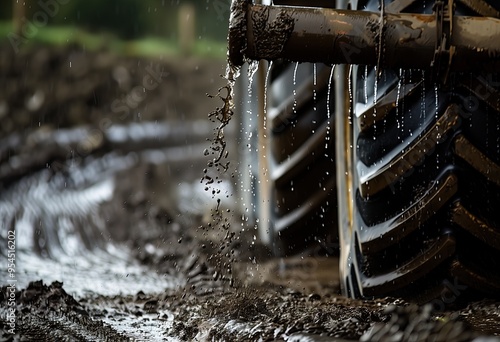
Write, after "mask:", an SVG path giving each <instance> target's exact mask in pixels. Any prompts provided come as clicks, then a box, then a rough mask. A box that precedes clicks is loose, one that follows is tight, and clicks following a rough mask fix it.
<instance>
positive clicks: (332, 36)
mask: <svg viewBox="0 0 500 342" xmlns="http://www.w3.org/2000/svg"><path fill="white" fill-rule="evenodd" d="M452 20H453V23H452V27H453V32H451V33H450V35H449V42H447V43H448V44H449V45H450V46H451V47H452V50H451V51H452V55H451V58H450V70H454V71H471V70H485V71H489V72H497V71H500V20H499V19H496V18H490V17H465V16H453V18H452ZM380 27H381V25H380V13H375V12H366V11H348V10H334V9H328V8H307V7H306V8H301V7H285V6H264V5H252V4H251V3H250V2H249V1H248V0H240V1H238V0H234V1H233V4H232V8H231V20H230V25H229V52H228V54H229V60H230V61H231V62H232V63H233V64H234V65H242V64H243V63H244V61H245V60H246V59H251V60H260V59H267V60H273V59H278V58H284V59H287V60H291V61H296V62H323V63H326V64H360V65H376V63H377V57H378V54H379V52H380V53H381V60H380V65H381V66H382V67H391V68H415V69H426V68H429V67H430V66H431V63H432V62H433V60H435V58H436V56H435V51H436V45H437V43H440V42H437V36H438V35H437V32H436V16H435V15H421V14H408V13H401V14H391V13H386V14H385V15H384V25H383V30H382V32H381V30H380ZM380 34H382V39H380ZM380 41H381V42H382V44H379V42H380ZM379 45H381V46H379ZM380 49H381V50H382V51H379V50H380Z"/></svg>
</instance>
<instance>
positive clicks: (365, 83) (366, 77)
mask: <svg viewBox="0 0 500 342" xmlns="http://www.w3.org/2000/svg"><path fill="white" fill-rule="evenodd" d="M363 83H364V92H365V105H367V104H368V65H366V66H365V78H364V82H363Z"/></svg>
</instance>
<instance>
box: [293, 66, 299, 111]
mask: <svg viewBox="0 0 500 342" xmlns="http://www.w3.org/2000/svg"><path fill="white" fill-rule="evenodd" d="M298 68H299V62H297V63H295V68H294V69H293V106H292V110H293V114H297V69H298Z"/></svg>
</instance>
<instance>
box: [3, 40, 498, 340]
mask: <svg viewBox="0 0 500 342" xmlns="http://www.w3.org/2000/svg"><path fill="white" fill-rule="evenodd" d="M0 57H1V58H0V73H1V77H2V78H3V80H4V81H3V82H2V83H1V84H2V91H1V92H0V94H2V95H0V118H1V119H2V126H1V134H2V137H1V143H0V226H1V229H2V230H1V236H0V242H1V243H2V248H1V249H0V251H1V252H0V254H1V255H2V264H3V265H6V264H7V262H8V258H7V256H8V255H7V254H8V253H7V251H8V248H6V247H7V246H8V241H9V239H10V238H9V236H10V235H9V234H8V232H9V231H12V232H15V249H14V251H15V260H14V261H15V267H14V268H13V267H10V270H9V268H8V267H6V266H3V267H2V268H1V269H0V279H2V282H1V285H2V291H1V293H0V339H1V340H6V341H16V340H23V341H121V340H123V341H130V340H134V341H164V340H167V341H190V340H199V341H206V340H208V341H212V340H217V341H219V340H225V341H244V340H248V341H255V340H278V341H279V340H286V341H332V340H335V341H342V340H359V339H362V340H367V341H368V340H370V341H372V340H384V339H386V338H391V339H392V340H397V341H399V340H410V339H411V340H414V341H424V340H429V339H431V338H433V339H435V340H453V341H468V340H472V339H474V338H476V337H477V336H498V334H500V303H499V302H498V301H488V300H481V301H478V302H475V303H473V304H471V305H469V306H465V305H462V303H460V295H459V293H457V294H456V297H457V298H456V300H455V301H454V303H455V307H454V308H453V310H452V311H446V312H441V311H435V310H433V309H432V306H431V305H420V306H417V305H413V304H408V303H405V302H404V301H402V300H400V299H395V298H385V299H380V300H370V301H354V300H348V299H345V298H343V297H341V296H340V295H339V281H338V278H337V277H338V275H337V266H336V265H337V263H336V257H335V256H329V257H327V256H324V255H323V253H322V251H321V250H317V251H316V250H311V251H308V252H306V253H304V254H303V255H300V256H297V257H294V258H291V259H286V260H285V259H275V258H273V257H272V256H271V254H270V252H269V251H268V250H267V249H266V248H265V247H264V246H262V245H261V244H259V242H258V241H257V240H256V238H255V236H256V235H257V234H256V232H255V230H254V228H253V227H252V226H248V224H247V223H246V222H245V221H244V220H242V219H241V217H240V215H238V211H237V208H236V206H235V204H234V203H235V202H236V200H235V197H236V196H237V190H236V188H237V186H238V185H237V184H233V181H232V178H231V172H229V173H228V174H226V175H225V176H221V177H222V182H221V183H220V184H219V185H217V187H218V188H217V189H220V190H221V192H220V194H219V195H220V197H221V198H222V199H223V200H222V204H221V207H220V209H221V210H219V211H218V212H215V211H214V208H215V207H216V205H217V202H216V199H215V198H214V197H213V196H212V193H211V192H210V191H208V192H207V191H205V189H204V185H203V184H202V183H201V182H200V179H201V177H202V175H203V169H204V168H205V166H206V163H207V158H209V157H206V156H204V154H203V151H204V149H205V148H207V146H208V144H209V142H207V141H206V138H210V137H211V135H212V133H213V130H214V126H213V125H212V124H211V123H210V122H208V120H206V117H207V114H208V113H209V112H210V111H211V110H212V109H213V108H214V107H215V106H218V105H220V104H219V103H217V99H209V98H208V97H206V96H205V93H207V92H209V93H212V94H213V93H215V92H216V90H217V87H218V86H220V85H221V84H223V83H222V80H220V79H219V78H218V75H219V74H220V73H222V72H223V70H224V63H223V62H221V61H197V60H194V59H193V60H189V61H182V63H179V61H172V60H156V61H151V60H137V59H128V58H121V57H116V56H113V55H112V54H109V53H107V52H104V51H102V52H97V53H91V52H83V51H82V50H81V49H78V48H61V49H48V48H39V49H35V50H32V51H29V52H23V55H22V56H18V55H14V54H13V53H11V52H9V50H8V48H6V49H2V52H1V54H0ZM138 87H139V88H138ZM147 87H149V88H151V89H149V90H148V89H147ZM146 90H147V91H146ZM140 91H142V93H141V92H140ZM231 125H232V126H230V127H228V131H227V132H228V139H233V140H232V141H235V139H236V132H237V131H239V128H238V127H236V122H233V123H232V124H231ZM230 141H231V140H230ZM230 156H234V158H236V157H237V153H236V152H235V151H234V150H233V151H231V153H230ZM230 158H231V157H230ZM233 161H234V162H236V160H233ZM11 275H13V276H11ZM12 285H15V289H14V287H12ZM11 308H12V309H14V308H15V310H11ZM12 333H14V334H12Z"/></svg>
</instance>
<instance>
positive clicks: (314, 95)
mask: <svg viewBox="0 0 500 342" xmlns="http://www.w3.org/2000/svg"><path fill="white" fill-rule="evenodd" d="M317 77H318V76H317V70H316V63H314V64H313V110H314V111H316V110H317V108H316V102H317V98H316V96H317V94H316V84H317Z"/></svg>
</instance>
